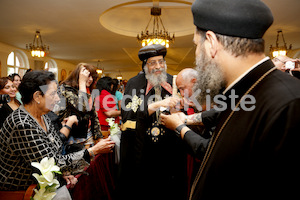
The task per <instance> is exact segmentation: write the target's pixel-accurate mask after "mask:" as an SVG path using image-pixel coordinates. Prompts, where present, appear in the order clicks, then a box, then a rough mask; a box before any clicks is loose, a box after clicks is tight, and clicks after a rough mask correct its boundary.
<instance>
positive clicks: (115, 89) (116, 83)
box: [112, 78, 119, 95]
mask: <svg viewBox="0 0 300 200" xmlns="http://www.w3.org/2000/svg"><path fill="white" fill-rule="evenodd" d="M112 84H113V89H112V94H113V95H114V94H115V93H116V91H117V90H118V86H119V80H118V79H116V78H114V79H113V80H112Z"/></svg>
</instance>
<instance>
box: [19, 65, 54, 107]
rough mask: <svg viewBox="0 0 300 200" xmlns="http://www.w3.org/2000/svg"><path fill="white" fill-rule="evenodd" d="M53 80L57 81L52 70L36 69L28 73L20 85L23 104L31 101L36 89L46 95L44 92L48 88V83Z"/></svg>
mask: <svg viewBox="0 0 300 200" xmlns="http://www.w3.org/2000/svg"><path fill="white" fill-rule="evenodd" d="M51 81H55V75H54V74H53V73H52V72H48V71H43V70H34V71H31V72H28V73H26V74H25V75H24V76H23V79H22V81H21V84H20V86H19V92H20V93H21V95H22V102H23V104H28V103H30V102H31V101H32V99H33V94H34V93H35V92H36V91H40V92H41V94H42V95H44V92H45V91H47V90H48V86H47V84H49V83H50V82H51ZM41 86H43V87H41ZM42 88H43V89H42Z"/></svg>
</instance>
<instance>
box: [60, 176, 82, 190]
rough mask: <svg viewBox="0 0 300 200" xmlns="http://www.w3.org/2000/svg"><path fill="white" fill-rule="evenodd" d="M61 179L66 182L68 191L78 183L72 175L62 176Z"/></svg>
mask: <svg viewBox="0 0 300 200" xmlns="http://www.w3.org/2000/svg"><path fill="white" fill-rule="evenodd" d="M63 178H64V179H65V180H66V182H67V185H70V189H72V188H74V187H75V185H76V183H77V182H78V179H77V178H76V177H75V176H73V175H68V176H66V175H64V176H63Z"/></svg>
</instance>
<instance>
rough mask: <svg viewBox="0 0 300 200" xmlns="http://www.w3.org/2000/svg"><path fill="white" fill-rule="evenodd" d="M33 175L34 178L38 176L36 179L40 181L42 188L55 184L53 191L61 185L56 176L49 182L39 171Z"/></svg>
mask: <svg viewBox="0 0 300 200" xmlns="http://www.w3.org/2000/svg"><path fill="white" fill-rule="evenodd" d="M32 176H33V177H34V178H36V180H37V181H38V183H39V185H40V188H45V187H47V186H53V185H54V188H53V191H55V189H57V188H58V187H59V185H60V184H59V182H58V180H56V179H55V178H54V179H52V181H51V182H49V181H47V180H46V179H45V177H44V176H43V175H39V174H37V173H34V174H32Z"/></svg>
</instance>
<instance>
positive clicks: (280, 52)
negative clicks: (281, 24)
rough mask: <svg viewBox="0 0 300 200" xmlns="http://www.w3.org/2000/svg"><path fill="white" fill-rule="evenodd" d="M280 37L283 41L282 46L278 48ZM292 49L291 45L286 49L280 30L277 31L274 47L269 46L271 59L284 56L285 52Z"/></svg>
mask: <svg viewBox="0 0 300 200" xmlns="http://www.w3.org/2000/svg"><path fill="white" fill-rule="evenodd" d="M280 34H281V37H282V41H283V46H279V37H280ZM291 49H292V45H291V44H290V46H289V48H287V45H286V43H285V40H284V37H283V32H282V30H278V31H277V39H276V46H275V47H273V46H272V45H271V46H270V54H271V56H272V57H273V58H275V57H277V56H286V54H287V51H288V50H291Z"/></svg>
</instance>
